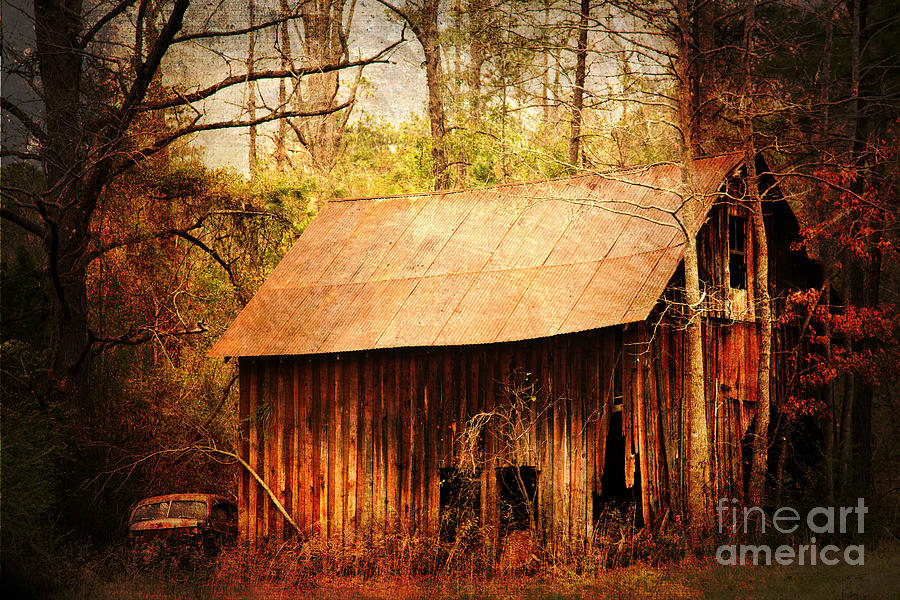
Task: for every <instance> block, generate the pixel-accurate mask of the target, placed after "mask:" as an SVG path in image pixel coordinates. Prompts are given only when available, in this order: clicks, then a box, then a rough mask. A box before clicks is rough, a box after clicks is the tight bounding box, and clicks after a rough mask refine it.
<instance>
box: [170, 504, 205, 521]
mask: <svg viewBox="0 0 900 600" xmlns="http://www.w3.org/2000/svg"><path fill="white" fill-rule="evenodd" d="M208 510H209V509H208V507H207V506H206V502H204V501H202V500H173V501H172V506H171V508H169V517H170V518H173V519H205V518H206V515H207V514H209V513H208Z"/></svg>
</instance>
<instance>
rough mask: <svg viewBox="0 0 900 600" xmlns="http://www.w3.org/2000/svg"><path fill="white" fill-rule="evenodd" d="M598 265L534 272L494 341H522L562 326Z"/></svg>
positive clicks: (547, 268)
mask: <svg viewBox="0 0 900 600" xmlns="http://www.w3.org/2000/svg"><path fill="white" fill-rule="evenodd" d="M599 264H600V261H593V262H587V263H578V264H574V265H561V266H558V267H546V268H543V269H538V271H537V274H536V275H535V277H534V279H533V280H532V281H531V285H530V286H529V287H528V289H527V290H526V291H525V293H524V294H523V295H522V299H521V300H519V303H518V304H517V305H516V307H515V309H514V310H513V311H512V314H511V315H510V316H509V318H508V319H507V321H506V324H505V325H504V326H503V330H502V331H501V332H500V335H499V336H498V337H497V339H496V340H495V341H498V342H500V341H508V340H522V339H528V338H529V337H531V336H532V335H533V334H534V332H535V331H547V332H552V333H551V334H550V335H553V334H555V333H556V331H557V330H558V329H559V328H560V326H562V324H563V321H565V319H566V317H567V316H568V314H569V312H570V311H571V310H572V307H573V306H574V305H575V302H576V301H577V300H578V299H579V298H580V297H581V295H582V293H583V292H584V289H585V287H586V286H587V284H588V282H589V281H590V280H591V277H592V276H593V275H594V272H595V271H596V270H597V267H598V266H599Z"/></svg>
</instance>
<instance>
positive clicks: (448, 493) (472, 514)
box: [438, 467, 481, 542]
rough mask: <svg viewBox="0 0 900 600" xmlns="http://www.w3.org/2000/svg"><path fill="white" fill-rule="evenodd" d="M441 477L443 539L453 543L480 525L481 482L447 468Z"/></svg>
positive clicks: (457, 470)
mask: <svg viewBox="0 0 900 600" xmlns="http://www.w3.org/2000/svg"><path fill="white" fill-rule="evenodd" d="M438 474H439V475H440V478H441V482H440V500H439V502H440V513H439V518H440V536H441V540H443V541H445V542H452V541H454V540H456V539H457V538H458V537H459V536H460V535H465V534H466V532H474V531H477V530H478V528H479V527H480V525H481V481H480V479H479V477H478V474H477V473H476V474H467V473H465V472H463V471H461V470H460V469H457V468H453V467H447V468H443V469H440V470H439V471H438Z"/></svg>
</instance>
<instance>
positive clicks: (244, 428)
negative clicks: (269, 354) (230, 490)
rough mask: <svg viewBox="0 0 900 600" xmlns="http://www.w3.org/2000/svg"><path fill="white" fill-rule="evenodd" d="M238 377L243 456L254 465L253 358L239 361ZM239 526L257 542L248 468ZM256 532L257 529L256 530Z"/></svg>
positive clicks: (242, 487) (240, 477) (242, 483)
mask: <svg viewBox="0 0 900 600" xmlns="http://www.w3.org/2000/svg"><path fill="white" fill-rule="evenodd" d="M237 368H238V379H239V393H240V396H239V400H238V402H239V406H238V418H239V427H240V432H241V445H240V448H241V458H242V459H244V461H246V462H247V464H250V465H252V464H253V462H252V461H253V459H252V458H251V456H250V442H251V440H250V432H251V429H252V424H251V419H250V416H251V415H252V414H253V413H252V412H251V410H252V409H251V399H250V386H251V381H252V377H253V370H254V369H255V368H256V366H255V364H254V361H253V359H251V358H241V359H239V361H238V366H237ZM238 484H239V486H238V487H239V489H238V500H239V504H238V528H239V529H240V535H241V537H242V538H243V539H244V540H246V541H248V542H250V543H255V539H251V529H250V495H251V494H252V493H254V492H255V488H256V482H255V481H253V480H251V479H250V473H248V472H247V469H243V468H242V469H241V470H240V471H239V472H238ZM254 533H255V531H254Z"/></svg>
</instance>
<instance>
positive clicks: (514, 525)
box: [497, 467, 538, 537]
mask: <svg viewBox="0 0 900 600" xmlns="http://www.w3.org/2000/svg"><path fill="white" fill-rule="evenodd" d="M537 474H538V471H537V469H536V468H534V467H500V468H499V469H497V491H498V501H499V508H500V535H501V536H502V537H504V536H506V534H507V533H509V532H510V531H527V530H529V529H531V526H532V522H533V520H534V518H535V516H536V515H537Z"/></svg>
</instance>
